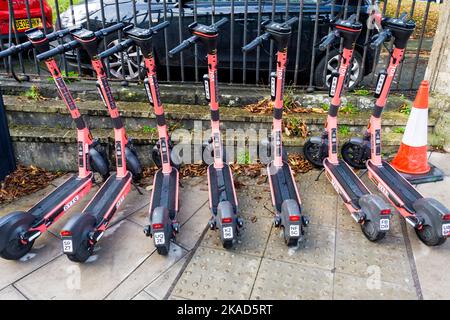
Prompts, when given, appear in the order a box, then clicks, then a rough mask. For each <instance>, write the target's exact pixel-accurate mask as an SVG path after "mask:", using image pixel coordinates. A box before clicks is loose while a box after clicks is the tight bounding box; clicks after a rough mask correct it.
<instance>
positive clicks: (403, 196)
mask: <svg viewBox="0 0 450 320" xmlns="http://www.w3.org/2000/svg"><path fill="white" fill-rule="evenodd" d="M381 163H382V166H377V165H374V164H373V163H371V162H370V161H368V162H367V166H368V169H369V170H370V171H373V172H374V173H375V174H376V175H377V176H379V177H380V178H381V179H382V180H383V181H384V182H385V183H386V184H387V185H388V186H389V188H390V189H391V190H392V191H393V192H394V193H395V195H396V196H397V197H398V198H400V200H402V201H403V203H404V206H405V209H406V210H408V211H409V212H415V210H414V207H413V204H414V202H416V201H417V200H418V199H421V198H423V196H422V195H421V194H420V193H419V192H418V191H417V190H416V189H415V188H414V187H413V186H412V185H411V184H410V183H409V182H408V181H406V179H405V178H403V177H402V175H401V174H400V173H398V171H397V170H395V169H394V168H393V167H392V166H391V165H390V164H389V163H387V162H386V161H382V162H381Z"/></svg>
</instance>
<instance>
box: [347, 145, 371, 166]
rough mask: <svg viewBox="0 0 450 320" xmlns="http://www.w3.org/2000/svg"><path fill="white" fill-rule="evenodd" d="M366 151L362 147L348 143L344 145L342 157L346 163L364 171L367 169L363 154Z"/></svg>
mask: <svg viewBox="0 0 450 320" xmlns="http://www.w3.org/2000/svg"><path fill="white" fill-rule="evenodd" d="M363 152H364V149H363V148H362V147H361V145H359V144H356V143H353V142H351V141H347V142H346V143H344V144H343V145H342V149H341V155H342V158H343V159H344V161H345V162H346V163H348V164H349V165H350V166H352V167H353V168H356V169H364V168H365V167H366V160H367V159H365V157H364V155H363V154H361V153H363Z"/></svg>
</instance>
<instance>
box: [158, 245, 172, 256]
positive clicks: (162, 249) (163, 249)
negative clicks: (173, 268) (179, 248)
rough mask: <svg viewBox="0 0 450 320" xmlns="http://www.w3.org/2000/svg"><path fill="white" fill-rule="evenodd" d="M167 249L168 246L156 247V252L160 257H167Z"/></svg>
mask: <svg viewBox="0 0 450 320" xmlns="http://www.w3.org/2000/svg"><path fill="white" fill-rule="evenodd" d="M169 247H170V246H163V247H156V251H157V252H158V254H159V255H161V256H167V255H168V254H169Z"/></svg>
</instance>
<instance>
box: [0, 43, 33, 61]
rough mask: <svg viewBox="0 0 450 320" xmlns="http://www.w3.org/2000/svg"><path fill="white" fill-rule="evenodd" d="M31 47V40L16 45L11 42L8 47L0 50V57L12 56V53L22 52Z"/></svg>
mask: <svg viewBox="0 0 450 320" xmlns="http://www.w3.org/2000/svg"><path fill="white" fill-rule="evenodd" d="M32 47H33V43H31V41H27V42H24V43H22V44H19V45H17V46H16V45H14V44H13V45H11V47H9V48H8V49H5V50H3V51H1V52H0V59H1V58H6V57H9V56H12V55H14V54H17V53H19V52H22V51H25V50H28V49H31V48H32Z"/></svg>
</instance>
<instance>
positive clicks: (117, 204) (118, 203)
mask: <svg viewBox="0 0 450 320" xmlns="http://www.w3.org/2000/svg"><path fill="white" fill-rule="evenodd" d="M124 199H125V197H124V196H121V197H120V199H119V201H117V203H116V209H118V208H119V206H120V205H121V204H122V202H123V200H124Z"/></svg>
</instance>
